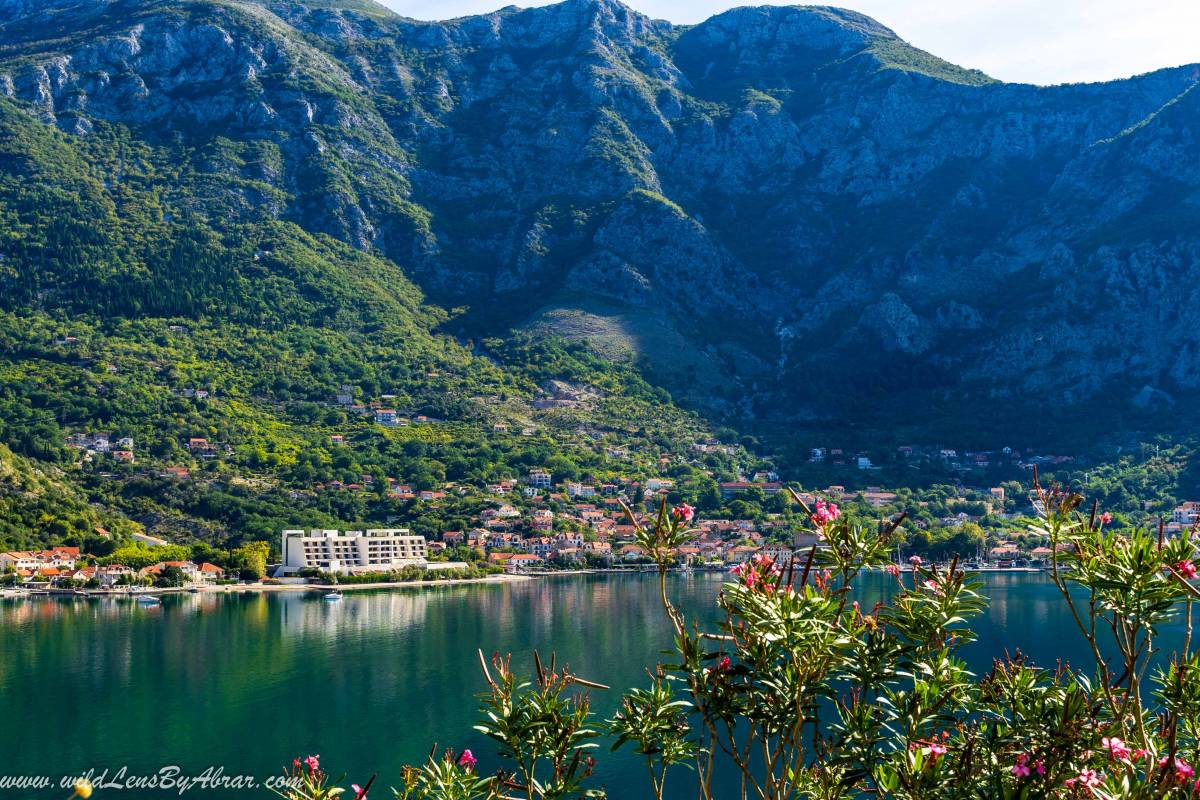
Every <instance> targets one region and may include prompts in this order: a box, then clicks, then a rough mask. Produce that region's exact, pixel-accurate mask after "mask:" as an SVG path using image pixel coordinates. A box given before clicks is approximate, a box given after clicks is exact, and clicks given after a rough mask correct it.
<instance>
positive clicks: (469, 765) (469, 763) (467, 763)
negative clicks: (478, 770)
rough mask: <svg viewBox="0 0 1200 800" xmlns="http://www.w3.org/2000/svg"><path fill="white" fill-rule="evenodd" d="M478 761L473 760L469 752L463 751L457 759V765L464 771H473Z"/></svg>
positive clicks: (473, 757)
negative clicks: (464, 769)
mask: <svg viewBox="0 0 1200 800" xmlns="http://www.w3.org/2000/svg"><path fill="white" fill-rule="evenodd" d="M478 761H479V759H477V758H475V756H474V755H473V754H472V753H471V751H470V750H463V751H462V755H461V756H459V757H458V765H459V766H460V767H465V768H466V769H474V768H475V764H476V762H478Z"/></svg>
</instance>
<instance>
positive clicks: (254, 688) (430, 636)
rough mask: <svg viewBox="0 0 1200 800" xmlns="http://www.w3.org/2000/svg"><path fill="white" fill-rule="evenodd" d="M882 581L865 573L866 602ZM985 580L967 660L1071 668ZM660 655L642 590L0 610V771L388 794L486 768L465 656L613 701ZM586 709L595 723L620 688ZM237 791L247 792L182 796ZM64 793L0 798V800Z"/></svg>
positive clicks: (1023, 600)
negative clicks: (435, 765)
mask: <svg viewBox="0 0 1200 800" xmlns="http://www.w3.org/2000/svg"><path fill="white" fill-rule="evenodd" d="M723 580H725V576H722V575H713V574H708V575H698V576H696V577H690V578H678V579H674V580H673V581H672V591H673V593H674V594H675V597H676V600H677V602H678V603H679V605H680V606H681V607H682V608H684V609H685V610H687V611H688V612H689V613H691V614H693V615H698V616H699V617H701V618H702V619H705V620H706V621H711V620H712V618H713V616H714V614H713V612H712V610H711V609H712V606H713V599H714V598H715V596H716V593H717V591H718V590H719V588H720V585H721V583H722V581H723ZM890 581H891V579H890V578H887V576H885V575H882V574H879V575H872V576H868V580H867V582H866V583H867V585H866V586H865V587H864V589H863V594H862V597H861V599H862V600H863V605H864V607H866V608H869V607H870V605H871V604H872V603H873V602H874V600H875V598H877V597H879V596H881V594H882V593H883V592H885V591H886V590H887V587H888V586H889V582H890ZM985 581H986V591H987V593H988V594H989V595H990V597H991V604H990V607H989V609H988V610H987V612H985V614H984V615H983V617H982V618H981V619H980V620H979V621H978V624H977V626H976V627H977V630H978V632H979V634H980V640H979V641H978V642H976V643H975V644H973V645H971V646H970V647H969V649H968V650H967V656H968V659H969V660H970V661H971V663H972V667H973V668H974V669H976V671H982V670H983V669H985V668H986V667H987V666H989V665H990V660H991V658H992V656H994V655H1000V654H1003V652H1004V651H1005V649H1009V650H1014V649H1016V648H1020V649H1021V650H1022V651H1024V652H1025V653H1027V654H1029V655H1031V656H1032V657H1033V658H1034V659H1035V660H1036V661H1038V662H1039V663H1043V664H1047V665H1050V664H1053V663H1054V662H1055V661H1057V660H1059V659H1065V660H1068V661H1071V662H1074V663H1077V664H1082V663H1084V662H1085V650H1084V647H1083V644H1082V642H1081V640H1080V639H1079V636H1078V633H1077V632H1076V631H1075V629H1074V625H1073V623H1072V622H1071V620H1070V618H1069V614H1068V612H1067V611H1066V609H1065V608H1064V607H1063V605H1062V603H1061V600H1060V599H1059V597H1058V595H1057V591H1056V590H1055V588H1054V586H1053V585H1052V584H1051V583H1050V582H1049V580H1047V579H1046V578H1045V577H1044V576H1042V575H1038V574H999V575H989V576H987V577H986V579H985ZM670 641H671V637H670V633H669V629H668V626H667V623H666V621H665V619H664V617H663V614H662V613H661V610H660V608H659V606H658V601H657V599H656V584H655V579H654V578H653V576H644V575H643V576H632V575H630V576H612V577H608V576H586V577H585V576H571V577H560V578H549V579H545V580H533V581H528V582H523V583H514V584H505V585H491V586H460V587H437V588H424V589H420V590H417V589H412V590H403V591H393V592H373V593H349V594H347V595H346V596H345V599H344V600H342V601H341V602H340V603H328V602H323V601H322V600H321V599H320V596H319V595H315V594H314V595H301V594H293V593H286V594H284V593H280V594H247V595H225V594H219V595H218V594H203V595H180V596H172V597H168V598H166V599H165V600H164V602H163V605H162V607H161V608H150V609H147V608H144V607H141V606H138V605H137V604H136V603H133V602H130V601H128V600H118V599H104V600H84V599H82V598H80V599H76V598H67V599H38V600H24V601H14V600H6V601H0V774H8V775H12V774H25V775H30V774H34V775H51V776H54V777H55V779H57V776H59V775H62V774H65V773H68V772H75V773H78V772H81V771H85V770H87V769H89V768H94V769H95V770H97V771H102V770H104V769H106V768H107V769H108V770H109V771H110V774H111V773H112V772H115V771H116V770H117V769H119V768H120V767H122V766H125V767H127V768H128V771H129V773H130V774H152V773H153V772H155V771H157V770H158V769H159V768H160V767H162V766H164V765H178V766H179V767H181V768H182V770H183V772H184V773H185V774H187V773H191V774H197V773H199V772H201V771H203V770H204V769H205V768H206V767H209V766H218V765H219V766H223V767H224V769H225V772H226V774H249V775H254V776H258V777H260V778H261V777H265V776H267V775H270V774H272V773H274V772H277V771H278V769H279V768H280V767H281V765H283V764H284V763H290V760H291V758H292V756H293V755H295V754H307V753H319V754H320V755H321V759H322V762H323V763H324V764H326V765H327V768H328V769H329V770H330V771H331V772H332V773H333V774H334V775H337V774H340V773H341V772H343V771H345V772H348V773H349V776H348V781H350V780H353V781H355V782H358V783H363V782H364V781H365V778H367V777H368V776H369V775H370V774H371V773H372V772H375V771H377V772H378V773H379V774H380V779H379V781H380V786H379V788H386V787H387V786H389V785H391V784H393V783H395V782H397V781H398V780H399V772H400V767H401V766H402V765H403V764H405V763H412V762H417V761H420V760H422V759H423V758H424V756H425V755H426V754H427V753H428V752H429V748H430V746H431V745H432V744H433V743H434V742H437V743H438V744H440V745H441V746H442V747H446V746H452V747H455V748H461V747H470V748H472V749H473V750H474V751H475V752H476V754H478V755H480V756H481V762H480V766H481V767H482V768H486V769H488V770H489V771H490V770H491V769H494V767H495V766H496V764H495V761H494V759H493V757H492V755H491V753H492V748H491V747H490V746H489V745H488V744H487V742H486V740H484V739H483V738H482V737H481V736H480V735H479V734H476V733H474V732H473V731H472V730H471V726H472V725H473V724H474V722H475V721H476V716H477V712H476V701H475V698H474V694H475V693H477V692H479V691H480V690H481V688H482V685H483V681H482V678H481V676H480V673H479V667H478V660H477V658H476V655H475V648H476V647H482V648H483V650H484V652H491V651H493V650H499V651H501V652H511V653H513V661H514V664H517V665H520V666H522V667H523V668H528V669H529V670H530V671H531V670H532V662H531V653H532V651H533V649H534V648H539V649H541V650H542V652H543V653H548V652H549V651H551V650H554V651H556V652H557V654H558V658H559V660H560V663H561V662H564V661H565V662H566V663H568V664H570V666H571V667H572V668H573V669H574V671H576V672H577V673H578V674H580V675H581V676H583V677H587V678H590V679H592V680H596V681H600V682H603V683H607V684H610V685H612V686H614V687H617V688H625V687H629V686H633V685H644V684H645V682H646V681H645V672H644V667H645V665H648V664H653V663H654V662H655V660H656V659H657V658H659V655H658V654H659V653H660V652H661V651H662V649H663V648H664V647H668V646H669V645H670ZM593 698H594V701H595V707H596V710H597V711H598V712H599V713H600V714H601V715H604V716H608V715H609V714H610V713H611V711H612V710H613V707H614V706H615V703H616V701H617V699H618V692H617V691H616V690H614V691H611V692H594V693H593ZM598 759H599V766H598V775H599V777H600V779H601V781H602V782H603V783H604V784H605V785H606V786H607V788H608V789H609V791H610V796H611V797H615V798H622V797H641V796H644V795H646V794H647V792H646V791H645V783H644V769H643V768H642V767H641V764H640V762H635V761H633V760H632V758H631V757H629V756H625V755H623V754H620V755H619V754H609V753H608V751H607V746H604V747H602V748H601V750H600V751H599V753H598ZM677 788H682V787H681V786H679V787H677ZM117 794H118V793H115V792H114V793H109V795H108V796H110V797H111V796H114V795H117ZM124 794H126V796H129V797H133V796H138V797H144V796H154V795H155V794H158V795H164V796H165V795H167V793H165V792H161V791H160V792H157V793H150V794H147V793H142V792H139V793H124ZM236 794H240V795H241V796H243V797H244V796H245V793H239V792H205V791H201V790H199V789H196V790H194V791H193V792H192V793H191V794H189V795H188V796H192V797H228V796H234V795H236ZM378 794H379V796H380V797H385V796H390V794H388V793H386V792H379V793H378ZM60 795H61V796H65V795H64V794H63V793H62V792H60V791H57V790H55V791H52V792H43V793H39V792H28V791H23V792H20V793H13V792H5V791H4V790H2V789H0V797H4V798H7V797H16V796H20V797H56V798H58V797H60ZM262 795H263V796H271V795H269V794H268V793H267V792H265V790H264V791H263V792H262ZM680 796H683V795H682V793H681V795H680Z"/></svg>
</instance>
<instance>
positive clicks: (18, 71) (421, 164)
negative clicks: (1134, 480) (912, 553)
mask: <svg viewBox="0 0 1200 800" xmlns="http://www.w3.org/2000/svg"><path fill="white" fill-rule="evenodd" d="M1198 78H1200V69H1198V68H1197V67H1196V66H1186V67H1177V68H1171V69H1164V70H1160V71H1157V72H1154V73H1150V74H1147V75H1142V76H1137V77H1134V78H1130V79H1128V80H1120V81H1112V82H1109V83H1102V84H1087V85H1063V86H1052V87H1040V86H1031V85H1020V84H1008V83H1003V82H1001V81H997V80H994V79H992V78H990V77H988V76H986V75H984V74H982V73H980V72H978V71H976V70H970V69H964V68H962V67H958V66H955V65H953V64H949V63H947V62H945V61H943V60H941V59H939V58H937V57H936V56H934V55H931V54H929V53H925V52H923V51H921V50H919V49H917V48H914V47H912V46H910V45H909V44H907V43H905V42H904V41H903V40H901V39H900V38H899V37H898V36H897V35H896V34H895V33H894V32H893V31H891V30H890V29H888V28H887V27H885V26H883V25H882V24H880V23H879V22H876V21H875V20H872V19H870V18H868V17H865V16H863V15H861V14H858V13H855V12H853V11H847V10H843V9H837V8H827V7H817V6H795V7H782V6H769V7H750V8H736V9H733V10H730V11H728V12H725V13H723V14H719V15H717V16H714V17H712V18H711V19H708V20H706V21H705V22H703V23H701V24H699V25H694V26H677V25H672V24H670V23H668V22H664V21H660V20H652V19H649V18H647V17H645V16H643V15H641V14H639V13H637V12H636V11H634V10H632V9H630V8H628V7H626V6H624V5H622V4H621V3H620V2H617V1H616V0H566V2H561V3H559V4H557V5H551V6H546V7H540V8H534V9H519V8H515V7H508V8H504V9H501V10H499V11H497V12H494V13H491V14H486V15H481V16H473V17H464V18H461V19H455V20H449V21H445V22H421V21H416V20H411V19H405V18H402V17H400V16H397V15H395V14H393V13H391V12H390V11H388V10H386V9H384V8H383V7H381V6H378V5H375V4H374V3H372V2H370V1H369V0H39V2H30V1H29V0H0V93H3V94H4V95H5V96H6V97H7V98H8V100H7V101H4V102H3V107H2V111H0V120H3V122H4V135H5V144H4V148H3V152H0V170H2V172H0V174H2V175H3V176H4V177H5V178H6V181H5V182H6V185H5V187H4V189H3V192H2V194H0V213H2V214H3V218H4V219H5V220H6V226H5V227H6V228H7V231H8V233H7V235H6V237H5V239H4V240H3V241H2V242H0V255H3V257H4V260H3V265H2V267H0V288H2V289H3V290H4V291H3V298H0V306H3V307H4V308H5V309H6V310H8V311H9V312H13V313H18V312H26V311H29V310H34V311H37V312H38V313H46V314H50V315H52V316H54V315H57V318H59V319H69V318H70V317H71V315H73V314H85V313H93V312H96V311H102V312H103V313H105V314H108V315H112V316H114V317H117V318H121V319H126V318H128V319H137V318H138V316H139V315H146V314H150V315H153V316H157V317H163V318H166V317H181V318H187V317H201V316H202V317H204V318H206V319H209V320H213V321H226V322H228V323H230V324H234V323H236V324H241V325H268V326H270V325H280V324H283V323H284V322H285V321H286V320H296V319H299V318H304V319H306V320H307V321H308V322H310V323H311V324H312V325H313V327H314V328H316V329H323V328H326V327H329V326H333V327H337V326H339V325H341V326H342V327H353V328H356V329H362V328H364V327H365V328H373V327H374V328H377V327H378V326H380V325H383V324H385V322H384V320H386V324H388V325H399V324H400V321H401V320H402V321H403V325H404V328H405V329H404V331H403V332H401V333H398V334H397V335H398V336H403V337H416V339H419V340H420V341H422V342H426V343H428V342H435V341H437V337H439V336H446V335H452V336H456V337H458V338H459V339H460V340H466V339H468V338H471V339H480V338H483V337H498V338H499V339H502V340H503V339H507V338H509V337H510V336H516V337H518V338H519V337H522V336H526V335H530V334H532V335H534V336H541V337H546V336H556V337H565V338H566V339H568V340H575V341H578V342H582V343H584V344H585V345H586V346H587V348H589V349H590V350H592V351H593V352H595V353H597V354H599V356H600V357H601V358H602V359H603V360H604V361H606V362H608V363H622V362H623V363H626V364H628V365H630V366H632V367H634V368H636V369H637V370H638V371H640V373H641V375H642V376H644V377H646V378H647V379H648V380H650V381H651V382H653V383H655V384H658V385H660V386H664V387H666V388H667V389H669V390H670V391H671V392H672V393H673V395H674V396H675V397H676V398H678V399H680V400H681V401H682V402H683V403H685V404H687V405H688V406H690V407H692V408H694V409H697V410H699V411H701V412H702V413H704V414H706V415H708V416H709V417H711V418H712V419H713V420H718V421H722V422H728V423H730V424H732V425H734V426H735V427H737V428H739V429H741V430H753V431H764V432H769V433H771V434H772V435H775V436H780V437H786V436H790V435H794V434H795V432H796V431H798V430H799V431H805V432H813V431H821V430H831V429H836V430H843V431H846V430H857V431H868V430H887V431H890V432H891V433H892V434H893V435H905V436H907V435H912V436H917V437H925V438H926V439H933V438H936V437H945V436H964V437H967V438H973V439H976V440H979V441H978V442H977V443H978V444H986V443H987V442H991V443H992V444H999V443H1000V442H998V441H996V437H1003V436H1004V435H1006V434H1008V433H1010V432H1019V434H1020V435H1022V436H1029V437H1036V438H1038V440H1039V441H1054V440H1055V438H1056V437H1061V435H1062V431H1061V424H1062V421H1063V420H1067V419H1075V420H1078V419H1084V420H1086V421H1087V422H1088V426H1089V427H1088V430H1089V432H1090V431H1092V430H1096V431H1111V430H1114V429H1122V428H1128V427H1135V426H1142V427H1160V428H1161V427H1168V428H1169V427H1186V425H1188V424H1190V423H1189V422H1188V421H1187V420H1188V419H1190V418H1189V417H1187V414H1188V413H1189V412H1188V411H1187V408H1186V405H1187V404H1185V403H1184V398H1185V397H1186V395H1187V393H1188V392H1190V391H1191V390H1193V389H1195V388H1197V386H1200V346H1198V344H1197V341H1196V336H1195V334H1194V331H1195V330H1196V329H1197V323H1200V303H1198V302H1197V300H1198V299H1200V298H1197V296H1196V294H1197V289H1196V287H1197V286H1198V285H1200V282H1198V280H1197V279H1198V278H1200V262H1198V260H1197V253H1198V251H1200V234H1198V233H1197V231H1200V227H1198V226H1197V224H1196V223H1197V222H1200V218H1198V216H1200V215H1198V211H1200V206H1198V205H1197V203H1198V196H1197V190H1198V189H1200V167H1198V166H1197V165H1198V164H1200V161H1198V160H1197V155H1198V143H1197V139H1196V137H1197V134H1196V131H1197V130H1198V126H1197V122H1200V92H1197V91H1196V90H1195V85H1196V83H1197V80H1198ZM35 194H36V195H37V197H36V198H34V197H33V195H35ZM47 210H52V213H49V214H48V213H46V212H47ZM263 242H266V243H267V244H266V245H264V244H263ZM266 250H269V251H271V252H272V253H274V254H276V255H274V256H271V257H267V258H266V260H265V261H262V260H255V258H254V254H255V253H256V252H260V253H261V252H262V251H266ZM363 293H366V294H367V295H369V296H371V297H372V298H375V300H374V303H373V306H372V307H360V306H359V304H358V303H357V302H355V299H354V298H356V297H358V296H360V295H362V294H363ZM372 315H374V316H372ZM381 315H382V316H381ZM431 337H432V338H431ZM396 341H398V340H396ZM426 346H427V345H421V348H424V347H426ZM428 346H433V345H428ZM439 346H440V345H439ZM421 348H417V349H418V350H420V349H421ZM460 356H461V358H463V359H466V360H464V361H463V363H467V361H469V360H470V359H469V356H467V355H464V354H460ZM1166 409H1169V410H1170V413H1169V414H1165V415H1164V414H1163V411H1164V410H1166ZM1034 410H1036V411H1037V413H1030V412H1031V411H1034Z"/></svg>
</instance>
